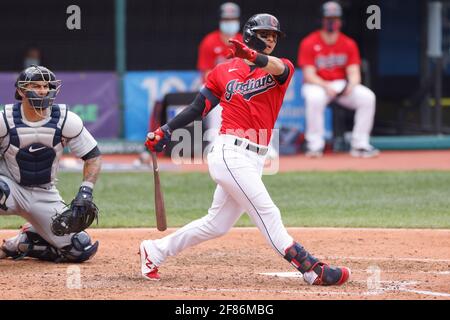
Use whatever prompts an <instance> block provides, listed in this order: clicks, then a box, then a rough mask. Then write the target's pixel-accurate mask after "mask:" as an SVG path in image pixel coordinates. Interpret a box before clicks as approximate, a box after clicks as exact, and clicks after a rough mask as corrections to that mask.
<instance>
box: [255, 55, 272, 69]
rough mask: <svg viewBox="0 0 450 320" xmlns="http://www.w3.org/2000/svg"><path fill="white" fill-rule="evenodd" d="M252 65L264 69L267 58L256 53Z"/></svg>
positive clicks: (267, 61)
mask: <svg viewBox="0 0 450 320" xmlns="http://www.w3.org/2000/svg"><path fill="white" fill-rule="evenodd" d="M253 63H254V64H255V65H256V66H257V67H259V68H264V67H266V66H267V64H268V63H269V57H268V56H266V55H265V54H261V53H258V54H257V55H256V59H255V61H253Z"/></svg>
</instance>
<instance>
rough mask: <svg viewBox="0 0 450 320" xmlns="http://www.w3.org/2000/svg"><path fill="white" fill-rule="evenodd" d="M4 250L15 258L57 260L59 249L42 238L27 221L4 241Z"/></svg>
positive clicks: (7, 254)
mask: <svg viewBox="0 0 450 320" xmlns="http://www.w3.org/2000/svg"><path fill="white" fill-rule="evenodd" d="M2 250H3V251H4V252H5V253H6V256H8V257H11V258H13V259H22V258H25V257H30V258H36V259H39V260H44V261H57V260H58V259H59V258H60V254H59V253H58V249H56V248H55V247H53V246H52V245H50V244H49V243H48V242H47V241H46V240H45V239H44V238H42V237H41V236H40V235H39V234H38V233H37V232H36V231H35V230H34V228H33V226H32V225H31V224H29V223H26V224H25V225H24V226H23V227H22V228H21V229H20V231H19V234H18V235H17V236H15V237H12V238H9V239H7V240H4V241H3V245H2Z"/></svg>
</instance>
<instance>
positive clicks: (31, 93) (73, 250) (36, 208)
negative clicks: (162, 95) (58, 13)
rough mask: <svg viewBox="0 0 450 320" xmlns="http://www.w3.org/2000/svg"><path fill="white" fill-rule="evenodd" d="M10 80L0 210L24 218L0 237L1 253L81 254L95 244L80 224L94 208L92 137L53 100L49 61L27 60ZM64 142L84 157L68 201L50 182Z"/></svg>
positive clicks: (0, 158)
mask: <svg viewBox="0 0 450 320" xmlns="http://www.w3.org/2000/svg"><path fill="white" fill-rule="evenodd" d="M15 86H16V92H15V98H16V99H17V100H18V102H17V103H15V104H8V105H5V108H4V110H3V111H2V112H1V113H0V215H19V216H22V217H23V218H24V219H25V220H27V221H28V223H26V224H25V225H24V226H23V227H22V228H21V229H20V232H19V234H18V235H17V236H15V237H13V238H10V239H7V240H3V244H2V245H1V247H0V258H6V257H11V258H13V259H19V258H23V257H31V258H36V259H40V260H45V261H54V262H71V263H74V262H83V261H86V260H88V259H89V258H92V257H93V256H94V255H95V253H96V252H97V249H98V241H96V242H95V243H94V244H92V242H91V238H90V237H89V235H88V234H87V233H86V232H85V231H83V230H84V229H86V228H87V227H89V226H90V224H91V223H92V222H93V220H94V219H96V218H97V216H98V209H97V207H96V205H95V204H94V202H93V197H92V192H93V188H94V184H95V182H96V180H97V177H98V175H99V173H100V168H101V159H100V151H99V149H98V147H97V142H96V141H95V139H94V138H93V137H92V135H91V134H90V133H89V132H88V131H87V130H86V128H85V127H84V126H83V122H82V120H81V119H80V118H79V117H78V116H77V115H76V114H75V113H73V112H71V111H69V110H68V108H67V107H66V105H64V104H53V102H54V100H55V98H56V96H57V94H58V92H59V90H60V87H61V81H60V80H56V77H55V74H54V73H53V72H51V71H50V70H49V69H47V68H45V67H42V66H36V65H32V66H31V67H29V68H27V69H25V70H23V71H22V72H21V73H20V74H19V77H18V78H17V81H16V83H15ZM65 146H68V147H69V149H70V150H71V152H72V153H73V154H75V155H76V156H78V157H80V158H81V159H83V160H84V169H83V182H82V184H81V187H80V189H79V191H78V194H77V195H76V197H75V199H74V200H73V201H72V202H71V203H70V205H65V204H64V202H63V200H62V198H61V196H60V194H59V191H58V190H57V189H56V186H55V183H56V177H57V169H58V163H59V159H60V158H61V155H62V154H63V150H64V147H65Z"/></svg>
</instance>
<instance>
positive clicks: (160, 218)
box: [150, 152, 167, 231]
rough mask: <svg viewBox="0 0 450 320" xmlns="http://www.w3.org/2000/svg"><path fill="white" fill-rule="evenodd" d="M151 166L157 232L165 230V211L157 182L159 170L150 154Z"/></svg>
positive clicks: (153, 156) (154, 157)
mask: <svg viewBox="0 0 450 320" xmlns="http://www.w3.org/2000/svg"><path fill="white" fill-rule="evenodd" d="M150 154H151V156H152V164H153V179H154V181H155V213H156V227H157V229H158V230H159V231H164V230H166V229H167V221H166V209H165V207H164V197H163V193H162V190H161V181H160V180H159V168H158V162H157V161H156V154H155V153H154V152H150Z"/></svg>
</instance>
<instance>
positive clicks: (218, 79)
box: [205, 58, 294, 145]
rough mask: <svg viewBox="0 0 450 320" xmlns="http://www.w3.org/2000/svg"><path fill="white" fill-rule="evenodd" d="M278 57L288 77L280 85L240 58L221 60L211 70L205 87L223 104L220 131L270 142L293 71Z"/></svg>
mask: <svg viewBox="0 0 450 320" xmlns="http://www.w3.org/2000/svg"><path fill="white" fill-rule="evenodd" d="M281 60H282V61H283V62H284V63H285V64H286V65H287V66H288V68H289V77H288V79H287V80H286V81H285V82H284V83H283V84H282V85H280V84H279V83H278V82H277V80H276V79H275V77H274V76H272V75H271V74H269V73H267V72H266V71H264V70H263V69H261V68H255V69H254V70H253V71H251V69H250V66H249V65H248V64H246V63H245V62H244V61H243V60H242V59H240V58H234V59H231V60H229V61H227V62H224V63H221V64H219V65H218V66H216V67H215V68H214V69H213V70H212V71H211V73H210V74H209V75H208V77H207V79H206V83H205V87H206V88H207V89H209V91H211V92H212V94H213V95H214V96H216V97H217V98H218V99H219V100H220V105H221V106H222V107H223V111H222V126H221V129H220V133H222V134H227V133H228V134H230V133H231V134H234V135H236V136H238V137H241V138H247V139H249V140H251V141H252V142H254V143H257V144H262V145H268V144H269V142H270V137H271V135H272V129H273V127H274V125H275V121H276V120H277V117H278V113H279V111H280V108H281V104H282V103H283V98H284V95H285V93H286V90H287V87H288V86H289V82H290V81H291V79H292V76H293V74H294V66H293V64H292V63H291V62H290V61H289V60H287V59H281ZM255 132H256V135H255V134H254V133H255Z"/></svg>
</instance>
